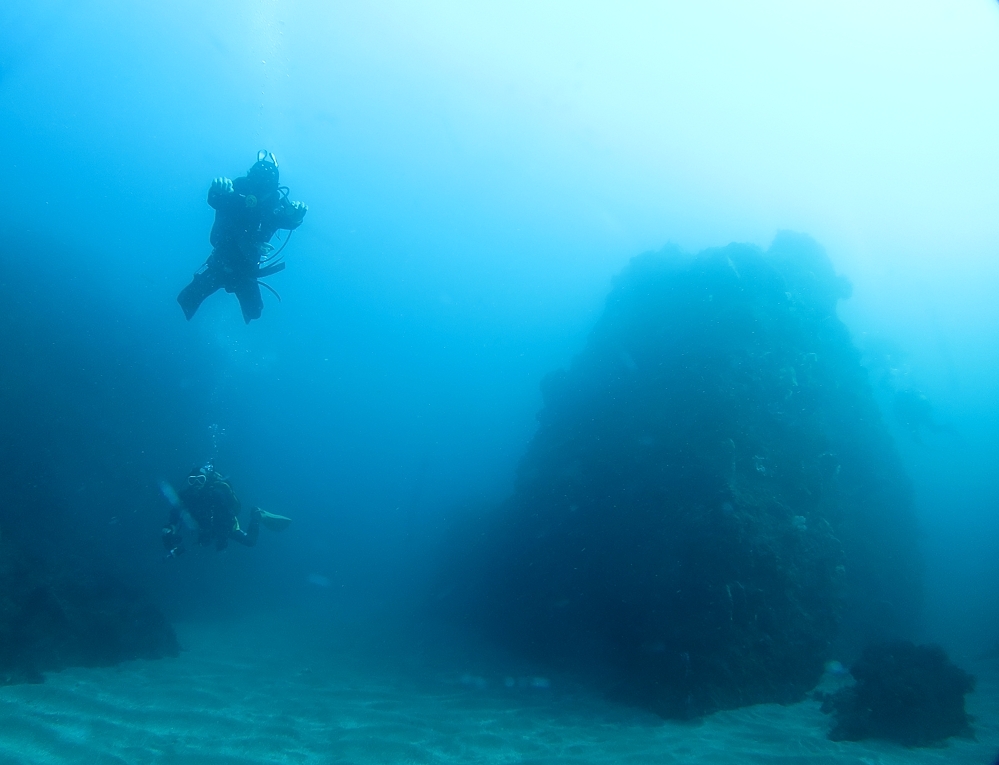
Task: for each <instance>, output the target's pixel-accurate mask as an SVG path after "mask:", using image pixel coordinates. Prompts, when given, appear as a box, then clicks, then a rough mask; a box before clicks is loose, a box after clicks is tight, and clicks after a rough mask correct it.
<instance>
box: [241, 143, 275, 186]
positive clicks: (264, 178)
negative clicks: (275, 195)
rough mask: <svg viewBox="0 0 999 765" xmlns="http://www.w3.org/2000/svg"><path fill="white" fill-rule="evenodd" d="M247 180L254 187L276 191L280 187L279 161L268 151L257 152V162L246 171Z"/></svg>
mask: <svg viewBox="0 0 999 765" xmlns="http://www.w3.org/2000/svg"><path fill="white" fill-rule="evenodd" d="M246 178H247V180H249V181H250V182H251V183H252V184H253V185H254V186H258V187H262V188H267V189H276V188H277V187H278V161H277V157H275V156H274V154H273V153H271V152H269V151H267V150H266V149H261V150H260V151H258V152H257V161H256V162H254V163H253V167H251V168H250V169H249V170H247V171H246Z"/></svg>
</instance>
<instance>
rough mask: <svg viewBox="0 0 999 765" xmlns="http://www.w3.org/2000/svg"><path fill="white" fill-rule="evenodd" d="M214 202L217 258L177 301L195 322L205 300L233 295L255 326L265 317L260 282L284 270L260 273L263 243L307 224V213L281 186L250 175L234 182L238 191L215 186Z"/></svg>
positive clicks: (211, 201) (212, 258)
mask: <svg viewBox="0 0 999 765" xmlns="http://www.w3.org/2000/svg"><path fill="white" fill-rule="evenodd" d="M208 204H209V205H211V206H212V207H213V208H214V209H215V223H214V225H213V226H212V233H211V237H210V240H211V244H212V248H213V249H212V254H211V255H210V256H209V257H208V261H207V262H206V263H205V265H204V266H202V267H201V270H199V271H198V272H197V273H196V274H195V275H194V278H193V279H192V280H191V283H190V284H189V285H187V286H186V287H185V288H184V289H183V290H182V291H181V293H180V295H178V296H177V302H178V303H180V306H181V308H183V309H184V315H185V316H186V317H187V318H188V319H190V318H191V317H192V316H194V314H195V312H196V311H197V310H198V306H200V305H201V303H202V301H204V299H205V298H206V297H208V296H209V295H211V294H212V293H213V292H215V291H216V290H218V289H224V290H225V291H226V292H232V293H233V294H235V295H236V297H237V298H238V299H239V307H240V308H241V309H242V311H243V319H244V321H246V322H247V323H249V322H250V321H251V320H253V319H258V318H260V312H261V311H262V310H263V307H264V302H263V300H262V299H261V297H260V284H259V282H258V281H257V280H258V279H259V278H260V276H262V275H266V273H274V272H275V271H277V270H280V268H283V264H281V266H280V267H274V268H273V269H264V271H261V269H260V257H261V255H262V253H263V251H264V247H263V245H266V244H267V243H268V242H270V240H271V237H273V236H274V234H275V233H277V231H278V229H286V230H288V231H292V230H294V229H296V228H298V227H299V226H300V225H302V219H303V218H304V216H305V210H304V208H301V207H295V206H294V205H292V203H291V202H289V201H288V197H287V196H286V195H285V194H283V193H282V192H281V191H280V190H279V189H278V188H277V186H276V182H275V185H274V186H272V187H270V188H267V187H266V186H261V184H257V183H255V182H254V180H253V179H252V178H250V177H248V176H244V177H242V178H237V179H236V180H234V181H233V182H232V191H229V190H228V189H226V188H224V187H219V186H216V185H214V184H213V185H212V187H211V189H209V191H208Z"/></svg>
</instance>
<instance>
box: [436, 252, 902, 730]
mask: <svg viewBox="0 0 999 765" xmlns="http://www.w3.org/2000/svg"><path fill="white" fill-rule="evenodd" d="M848 294H849V284H848V283H847V282H846V281H845V280H844V279H843V278H842V277H839V276H837V275H836V274H835V272H834V270H833V268H832V265H831V264H830V262H829V260H828V259H827V257H826V256H825V254H824V252H823V251H822V250H821V248H819V247H818V246H817V245H816V244H815V243H814V242H813V241H812V240H810V239H808V238H807V237H803V236H799V235H794V234H781V235H780V236H778V237H777V239H776V240H775V241H774V243H773V245H772V246H771V248H770V250H769V251H768V252H766V253H764V252H761V251H760V250H759V249H757V248H755V247H751V246H745V245H730V246H728V247H725V248H721V249H716V250H708V251H706V252H703V253H701V254H699V255H697V256H688V255H685V254H683V253H681V252H679V251H678V250H675V249H666V250H664V251H662V252H659V253H655V254H647V255H642V256H640V257H637V258H635V259H634V260H633V261H632V262H631V264H630V265H629V266H628V268H627V269H626V270H625V271H624V273H623V274H622V275H621V276H620V277H619V278H618V279H617V281H616V283H615V286H614V289H613V291H612V292H611V294H610V296H609V298H608V300H607V306H606V310H605V312H604V314H603V316H602V317H601V319H600V321H599V322H598V323H597V325H596V327H595V328H594V330H593V332H592V334H591V336H590V338H589V341H588V343H587V346H586V348H585V350H584V351H583V352H582V353H581V354H580V355H579V356H578V357H577V358H576V359H575V360H574V361H573V363H572V365H571V367H570V369H569V370H568V371H558V372H555V373H553V374H551V375H549V376H548V377H547V378H546V379H545V381H544V383H543V385H542V392H543V395H544V408H543V409H542V410H541V412H540V413H539V415H538V419H539V422H540V425H539V428H538V431H537V434H536V435H535V437H534V439H533V441H532V443H531V444H530V447H529V448H528V451H527V453H526V455H525V456H524V458H523V460H522V462H521V465H520V469H519V474H518V481H517V486H516V491H515V494H514V496H513V497H511V499H510V500H509V501H508V502H506V503H505V504H504V505H503V506H502V507H501V508H499V509H498V510H496V511H495V512H493V513H490V514H488V515H487V516H486V517H485V518H483V519H482V520H481V523H479V524H478V525H476V524H472V526H474V528H466V529H464V530H462V531H456V532H455V535H454V536H455V538H454V540H453V545H452V549H453V550H455V551H456V552H455V553H454V558H453V560H452V563H451V567H450V569H449V574H448V576H447V579H448V582H447V585H446V588H445V589H444V590H443V592H445V593H447V595H446V596H441V603H443V604H444V605H445V607H447V608H452V609H454V612H456V613H458V614H461V616H462V617H463V618H471V619H475V620H478V622H479V623H480V624H481V625H482V626H483V627H484V628H485V629H486V630H488V631H489V632H490V633H491V634H493V635H494V636H497V637H499V638H500V639H501V640H503V641H504V642H506V643H507V644H509V645H513V646H515V647H517V648H519V649H520V650H522V651H524V652H527V653H530V654H532V655H534V656H537V657H541V658H544V659H546V660H549V661H558V662H561V663H563V664H564V665H566V666H569V667H571V668H574V669H577V670H582V671H587V672H595V671H599V672H601V673H602V677H603V678H604V680H605V681H606V682H608V683H609V684H610V685H611V686H612V688H613V689H614V692H615V693H617V694H619V695H621V696H623V697H625V698H627V699H629V700H633V701H637V702H639V703H641V704H643V705H646V706H648V707H650V708H652V709H655V710H657V711H658V712H660V713H661V714H663V715H666V716H671V717H689V716H692V715H699V714H703V713H706V712H710V711H713V710H717V709H722V708H731V707H736V706H741V705H745V704H752V703H757V702H767V701H777V702H792V701H795V700H798V699H801V698H802V697H803V695H804V694H805V693H806V692H807V691H808V690H809V689H811V688H812V687H813V686H814V685H815V684H816V682H817V681H818V679H819V677H820V676H821V673H822V667H823V663H824V661H826V660H827V659H828V658H831V652H832V646H833V644H834V641H840V643H841V644H843V645H845V644H847V643H850V644H858V643H861V644H862V643H866V642H869V641H870V640H871V639H874V638H879V637H883V636H885V635H891V634H904V632H905V630H906V629H907V627H908V626H909V624H910V623H911V621H912V620H913V619H914V617H915V615H916V612H917V609H918V604H919V598H920V588H919V572H920V566H919V560H918V555H917V549H916V539H917V535H916V528H915V519H914V513H913V511H912V506H911V502H912V501H911V492H910V487H909V483H908V480H907V479H906V477H905V475H904V474H903V471H902V469H901V466H900V462H899V460H898V457H897V455H896V452H895V450H894V446H893V444H892V442H891V439H890V437H889V435H888V433H887V431H886V430H885V428H884V426H883V423H882V420H881V416H880V413H879V411H878V409H877V405H876V403H875V401H874V398H873V396H872V394H871V390H870V386H869V384H868V381H867V377H866V373H865V371H864V370H863V368H862V367H861V365H860V360H859V354H858V352H857V351H856V350H855V349H854V347H853V345H852V343H851V341H850V337H849V334H848V332H847V330H846V328H845V327H844V325H843V324H842V323H841V322H840V321H839V320H838V319H837V317H836V314H835V307H836V302H837V300H838V299H840V298H842V297H845V296H847V295H848Z"/></svg>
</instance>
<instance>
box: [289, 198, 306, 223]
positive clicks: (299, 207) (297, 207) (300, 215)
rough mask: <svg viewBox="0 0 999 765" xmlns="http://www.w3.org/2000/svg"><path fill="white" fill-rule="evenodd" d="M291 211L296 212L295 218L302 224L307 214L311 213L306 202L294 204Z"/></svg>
mask: <svg viewBox="0 0 999 765" xmlns="http://www.w3.org/2000/svg"><path fill="white" fill-rule="evenodd" d="M291 209H292V210H294V213H295V218H296V219H297V220H298V222H299V223H301V222H302V221H303V220H304V219H305V213H307V212H308V211H309V206H308V205H307V204H305V202H292V203H291Z"/></svg>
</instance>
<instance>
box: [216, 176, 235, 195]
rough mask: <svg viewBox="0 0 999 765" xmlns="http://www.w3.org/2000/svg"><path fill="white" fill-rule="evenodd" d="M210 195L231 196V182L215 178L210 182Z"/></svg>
mask: <svg viewBox="0 0 999 765" xmlns="http://www.w3.org/2000/svg"><path fill="white" fill-rule="evenodd" d="M212 193H213V194H232V193H233V188H232V181H230V180H229V179H228V178H216V179H215V180H214V181H212Z"/></svg>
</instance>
